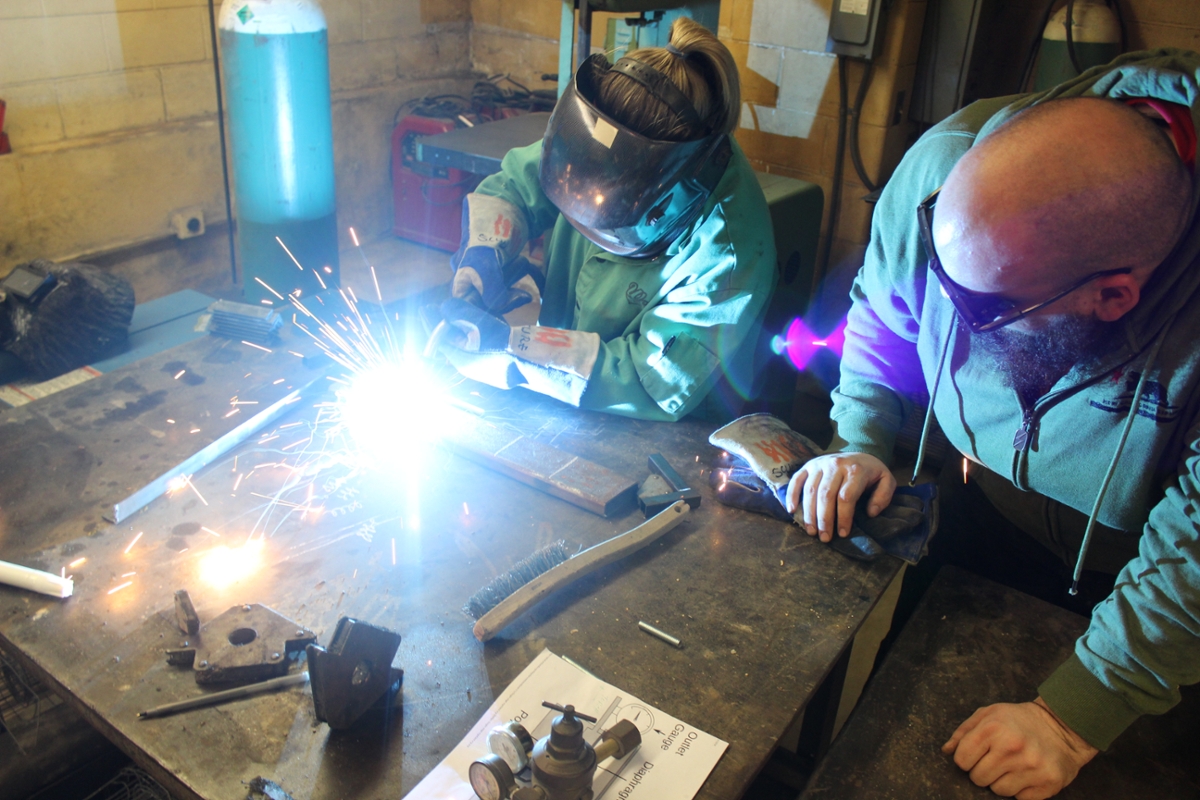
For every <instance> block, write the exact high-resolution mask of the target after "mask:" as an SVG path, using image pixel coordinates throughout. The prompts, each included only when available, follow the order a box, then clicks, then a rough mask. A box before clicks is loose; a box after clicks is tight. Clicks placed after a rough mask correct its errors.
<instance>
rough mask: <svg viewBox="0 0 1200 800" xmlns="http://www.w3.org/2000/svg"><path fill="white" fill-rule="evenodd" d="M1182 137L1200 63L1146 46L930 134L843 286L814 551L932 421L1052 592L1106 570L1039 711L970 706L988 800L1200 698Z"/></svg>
mask: <svg viewBox="0 0 1200 800" xmlns="http://www.w3.org/2000/svg"><path fill="white" fill-rule="evenodd" d="M1197 119H1200V55H1197V54H1195V53H1190V52H1186V51H1180V50H1159V51H1153V52H1148V53H1136V54H1130V55H1127V56H1123V57H1122V58H1120V59H1118V60H1117V61H1115V62H1113V64H1111V65H1108V66H1107V67H1103V68H1098V69H1094V70H1091V71H1089V72H1087V73H1085V74H1084V75H1082V76H1080V78H1078V79H1076V80H1075V81H1072V82H1070V83H1068V84H1065V85H1063V86H1060V87H1057V88H1056V89H1054V90H1051V91H1049V92H1045V93H1042V94H1038V95H1030V96H1024V97H1020V98H1012V97H1009V98H1000V99H996V100H986V101H980V102H978V103H975V104H973V105H972V106H970V107H968V108H966V109H964V110H963V111H961V112H958V113H957V114H955V115H954V116H952V117H951V118H949V119H948V120H946V121H945V122H943V123H941V124H939V125H938V126H936V127H935V128H933V129H932V130H930V131H929V132H928V133H927V134H926V135H925V136H923V137H922V138H921V140H920V141H918V142H917V144H916V145H914V147H913V148H912V149H911V150H910V151H909V153H908V154H907V155H906V157H905V158H904V160H903V162H902V163H901V165H900V166H899V168H898V169H897V170H896V173H895V174H894V175H893V177H892V179H891V180H890V182H889V183H888V185H887V189H886V190H885V191H884V193H883V196H882V197H881V199H880V202H879V204H878V207H877V208H876V210H875V215H874V220H873V229H872V236H871V243H870V245H869V247H868V251H867V254H866V257H865V261H864V266H863V267H862V270H861V271H860V273H859V276H858V278H857V280H856V282H855V285H854V289H853V291H852V299H853V307H852V309H851V312H850V315H849V318H848V323H847V328H846V346H845V351H844V356H843V361H842V365H841V382H840V385H839V386H838V387H837V389H835V390H834V396H833V400H834V407H833V411H832V414H831V416H832V418H833V420H834V422H835V425H836V431H837V436H836V438H835V441H834V444H833V446H832V447H831V450H833V451H835V452H832V453H830V454H828V455H825V456H822V457H820V458H817V459H814V460H813V461H810V462H809V463H808V464H806V465H805V467H804V468H803V469H802V470H801V471H800V472H798V473H797V474H796V475H795V476H794V477H793V479H792V482H791V484H790V486H789V490H788V504H789V506H790V508H789V511H793V512H794V513H796V514H797V517H798V520H800V521H802V524H803V525H804V527H805V528H806V530H807V531H808V533H809V534H811V535H816V536H819V537H820V538H821V539H822V540H824V541H828V540H829V539H830V538H831V537H832V536H835V535H836V536H846V535H848V534H849V531H850V524H851V520H852V516H853V513H854V508H855V504H856V503H857V501H858V500H859V499H860V497H862V496H863V495H864V493H869V500H868V512H867V513H869V514H871V515H872V516H874V515H876V514H878V513H879V512H880V510H881V509H882V508H884V507H885V506H886V505H887V504H888V502H889V501H890V499H891V495H892V491H893V489H894V488H895V480H894V479H893V477H892V475H891V472H890V471H889V469H888V466H887V465H888V463H889V462H890V460H891V456H892V449H893V446H894V442H895V438H896V434H897V432H898V431H899V429H900V427H901V426H902V424H903V423H904V421H905V419H906V418H907V417H908V416H909V415H910V414H913V413H919V407H920V406H927V407H928V408H929V411H930V413H932V415H933V416H934V417H936V420H937V422H938V423H939V425H940V427H941V428H942V430H943V431H944V432H945V434H946V436H947V438H948V439H949V441H950V442H951V443H952V444H953V445H954V446H955V447H956V448H958V450H959V451H960V452H962V453H963V454H964V455H965V456H966V457H967V458H968V459H970V460H971V461H972V462H973V465H972V469H971V472H972V474H973V475H974V476H975V477H976V479H977V483H978V486H979V487H980V488H981V489H982V492H983V493H984V494H986V497H987V500H983V499H982V496H980V499H979V502H980V503H983V504H986V503H987V502H988V501H990V502H991V503H992V504H993V505H994V506H995V507H996V508H997V509H999V511H1000V513H1001V514H1002V515H1003V517H1004V518H1005V519H1006V520H1007V521H1008V522H1009V523H1011V526H1012V527H1013V528H1014V530H1016V529H1019V531H1018V533H1017V535H1018V536H1020V537H1023V538H1025V539H1026V541H1033V542H1036V543H1037V544H1035V545H1033V547H1034V548H1035V549H1038V550H1039V553H1034V554H1033V559H1034V560H1037V559H1039V558H1041V557H1042V556H1043V555H1044V556H1046V557H1047V558H1049V559H1050V560H1051V561H1054V563H1055V564H1057V565H1058V570H1059V572H1060V574H1061V576H1062V578H1061V582H1062V593H1063V596H1064V598H1065V597H1066V589H1067V586H1068V585H1072V582H1074V583H1075V584H1078V582H1079V580H1080V579H1081V578H1083V579H1084V582H1085V588H1086V585H1087V580H1088V579H1089V578H1090V577H1094V576H1095V575H1098V574H1101V573H1109V575H1110V576H1109V577H1108V579H1107V580H1108V582H1107V585H1105V584H1104V583H1103V581H1101V582H1100V584H1099V585H1102V586H1105V588H1104V590H1103V592H1102V593H1101V594H1100V595H1099V596H1097V597H1095V598H1094V601H1093V602H1097V604H1096V605H1095V608H1094V610H1093V611H1092V619H1091V624H1090V626H1089V628H1088V630H1087V632H1086V633H1085V634H1084V636H1082V637H1081V638H1080V639H1079V640H1078V642H1076V646H1075V653H1074V655H1073V656H1072V657H1071V658H1070V659H1069V660H1068V661H1066V662H1064V663H1063V664H1062V665H1061V666H1060V667H1059V668H1058V669H1057V670H1056V671H1055V672H1054V673H1053V674H1052V675H1051V676H1050V677H1049V678H1048V679H1047V680H1046V681H1045V683H1043V684H1042V685H1041V686H1040V687H1039V690H1038V697H1036V698H1033V699H1032V701H1031V702H1016V703H1010V702H1002V703H998V704H997V705H993V706H989V707H987V708H983V709H980V710H979V711H977V712H976V713H975V714H974V715H973V716H972V717H971V718H970V719H968V720H966V721H965V722H963V724H962V725H961V726H960V727H959V728H958V729H957V730H956V731H954V732H953V733H952V735H951V736H950V739H949V741H948V742H947V743H946V745H945V747H944V748H943V749H944V751H945V752H946V753H950V754H953V757H954V760H955V763H956V764H958V766H959V767H961V768H962V769H964V770H967V771H969V773H970V777H971V780H972V781H974V782H975V783H976V784H979V785H981V786H990V787H991V789H992V790H993V791H994V792H995V793H996V794H999V795H1002V796H1016V797H1018V798H1020V800H1038V798H1045V797H1050V796H1053V795H1054V794H1056V793H1057V792H1058V791H1059V790H1060V789H1062V787H1063V786H1065V785H1067V784H1068V783H1070V781H1071V780H1072V779H1073V778H1074V777H1075V776H1076V775H1077V774H1078V771H1079V769H1080V768H1081V767H1082V766H1083V765H1085V764H1086V763H1087V762H1088V761H1089V760H1091V758H1093V757H1094V756H1095V755H1096V753H1097V752H1098V751H1099V750H1103V749H1106V748H1107V747H1108V746H1109V745H1110V744H1111V743H1112V741H1113V740H1114V739H1115V738H1116V737H1117V736H1118V735H1119V734H1120V733H1121V732H1122V731H1123V730H1124V729H1125V728H1126V727H1128V726H1129V725H1130V724H1131V723H1132V722H1133V721H1134V720H1135V719H1136V718H1137V717H1138V716H1140V715H1142V714H1149V713H1162V712H1164V711H1166V710H1168V709H1169V708H1170V707H1171V706H1172V705H1174V704H1175V703H1177V702H1178V699H1179V690H1178V687H1179V686H1181V685H1190V684H1193V683H1197V682H1200V391H1198V389H1200V226H1198V225H1197V222H1196V208H1197V202H1198V192H1197V185H1196V184H1197V182H1196V180H1195V178H1194V169H1195V149H1196V132H1195V131H1196V121H1197ZM1135 398H1136V400H1135ZM971 527H973V526H972V525H971V524H969V523H968V524H967V525H961V526H959V528H960V530H958V531H956V532H957V533H958V534H960V535H961V536H964V537H970V536H971V535H972V534H973V533H974V531H972V530H965V529H968V528H971ZM1020 531H1023V533H1021V532H1020ZM951 533H954V532H951V531H945V530H944V531H943V533H942V534H941V536H948V535H950V534H951ZM937 545H938V542H936V541H935V542H934V546H935V547H936V546H937ZM1018 545H1021V543H1016V544H1013V545H1011V546H1009V545H1006V544H1001V545H999V546H998V547H997V549H996V551H995V556H996V557H997V558H1000V559H1005V558H1009V559H1011V558H1012V553H1013V552H1028V548H1026V549H1025V550H1024V551H1022V547H1023V545H1021V546H1018ZM1039 545H1040V548H1039ZM1042 548H1044V549H1042ZM1089 554H1090V555H1089ZM1055 559H1058V560H1057V561H1056V560H1055ZM1016 569H1017V571H1019V570H1020V564H1019V563H1018V564H1017V566H1016ZM1118 573H1119V574H1118ZM1112 575H1116V577H1115V579H1114V578H1113V577H1111V576H1112ZM1093 584H1095V581H1093ZM1108 587H1112V588H1111V593H1110V592H1109V589H1108ZM1072 592H1074V586H1072ZM996 699H997V700H998V701H1001V700H1006V701H1013V700H1023V699H1026V698H996ZM948 733H949V732H948Z"/></svg>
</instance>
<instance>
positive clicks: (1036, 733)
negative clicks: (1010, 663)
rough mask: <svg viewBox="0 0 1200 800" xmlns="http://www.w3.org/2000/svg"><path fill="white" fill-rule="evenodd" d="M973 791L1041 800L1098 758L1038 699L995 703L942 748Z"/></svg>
mask: <svg viewBox="0 0 1200 800" xmlns="http://www.w3.org/2000/svg"><path fill="white" fill-rule="evenodd" d="M942 752H943V753H947V754H950V753H953V754H954V763H955V764H957V765H958V766H959V767H960V768H961V769H963V770H966V771H968V772H970V774H971V780H972V782H974V783H975V784H976V785H977V786H987V787H989V788H990V789H991V790H992V791H993V792H995V793H996V794H998V795H1000V796H1001V797H1016V798H1017V800H1043V798H1047V797H1053V796H1054V795H1056V794H1058V793H1059V792H1060V791H1062V789H1063V787H1064V786H1066V785H1067V784H1069V783H1070V782H1071V781H1073V780H1075V776H1076V775H1078V774H1079V770H1080V768H1081V767H1083V765H1084V764H1086V763H1088V762H1089V761H1091V760H1092V759H1093V758H1094V757H1095V756H1096V754H1097V753H1098V752H1100V751H1099V750H1097V749H1096V748H1094V747H1092V746H1091V745H1090V744H1088V743H1087V742H1086V741H1084V740H1083V738H1082V737H1080V736H1079V734H1077V733H1075V731H1073V730H1071V729H1070V728H1068V727H1067V725H1066V723H1064V722H1063V721H1062V720H1060V719H1059V718H1058V717H1057V716H1056V715H1055V714H1054V712H1053V711H1051V710H1050V707H1049V706H1047V705H1046V704H1045V703H1044V702H1043V701H1042V698H1040V697H1039V698H1038V699H1037V700H1035V701H1034V702H1032V703H997V704H995V705H991V706H986V707H984V708H981V709H979V710H978V711H976V712H975V713H974V714H972V715H971V716H970V717H969V718H968V719H967V721H966V722H964V723H963V724H961V725H959V726H958V730H956V731H955V732H954V734H953V735H952V736H951V737H950V741H948V742H946V743H945V744H944V745H942Z"/></svg>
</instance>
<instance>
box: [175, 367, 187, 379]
mask: <svg viewBox="0 0 1200 800" xmlns="http://www.w3.org/2000/svg"><path fill="white" fill-rule="evenodd" d="M185 372H187V370H186V369H181V370H179V372H176V373H175V380H179V379H180V378H182V377H183V374H184V373H185Z"/></svg>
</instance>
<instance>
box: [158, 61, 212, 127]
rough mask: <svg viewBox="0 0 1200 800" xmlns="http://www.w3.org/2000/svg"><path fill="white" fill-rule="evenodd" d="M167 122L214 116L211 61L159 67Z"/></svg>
mask: <svg viewBox="0 0 1200 800" xmlns="http://www.w3.org/2000/svg"><path fill="white" fill-rule="evenodd" d="M162 86H163V99H164V101H165V103H166V108H167V119H168V120H177V119H187V118H188V117H202V116H204V115H206V114H215V113H217V79H216V76H215V75H214V74H213V64H212V62H211V61H198V62H196V63H195V64H181V65H178V66H169V67H163V68H162Z"/></svg>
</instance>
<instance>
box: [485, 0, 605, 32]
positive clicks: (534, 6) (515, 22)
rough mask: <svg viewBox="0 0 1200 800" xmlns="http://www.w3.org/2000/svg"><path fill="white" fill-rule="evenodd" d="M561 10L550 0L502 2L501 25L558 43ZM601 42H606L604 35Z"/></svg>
mask: <svg viewBox="0 0 1200 800" xmlns="http://www.w3.org/2000/svg"><path fill="white" fill-rule="evenodd" d="M560 9H561V6H560V5H559V4H558V3H556V2H551V1H550V0H500V19H501V22H500V24H501V25H503V26H504V27H506V28H509V29H510V30H514V31H519V32H521V33H528V34H531V35H533V36H544V37H546V38H548V39H554V40H555V41H556V42H557V41H558V31H559V25H560V23H561V21H562V17H561V11H560ZM593 33H595V30H594V29H593ZM600 40H601V41H603V40H604V36H603V33H601V36H600Z"/></svg>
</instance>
